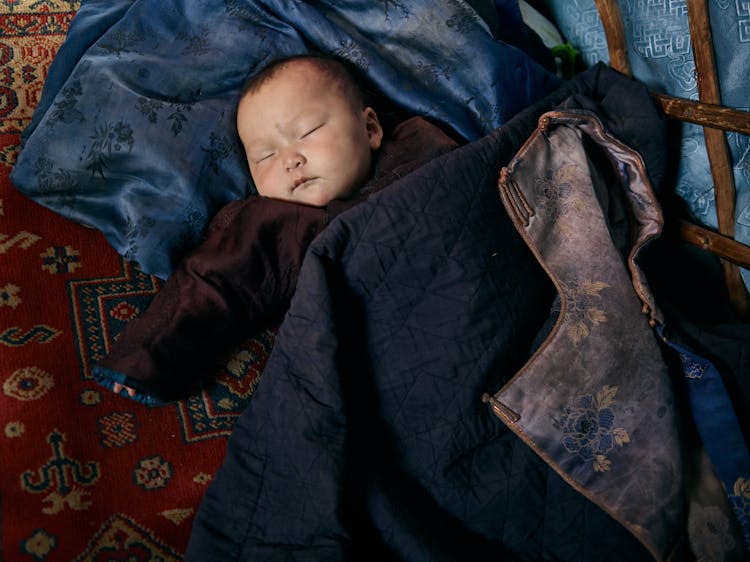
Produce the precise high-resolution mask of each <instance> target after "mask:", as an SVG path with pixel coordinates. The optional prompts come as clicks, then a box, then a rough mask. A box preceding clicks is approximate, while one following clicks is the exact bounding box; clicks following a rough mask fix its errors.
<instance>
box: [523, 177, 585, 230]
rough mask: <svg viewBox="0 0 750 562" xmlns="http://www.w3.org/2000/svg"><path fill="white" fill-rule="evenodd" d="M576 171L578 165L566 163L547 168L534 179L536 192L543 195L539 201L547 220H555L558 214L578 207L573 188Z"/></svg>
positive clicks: (563, 213)
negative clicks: (541, 174) (542, 174)
mask: <svg viewBox="0 0 750 562" xmlns="http://www.w3.org/2000/svg"><path fill="white" fill-rule="evenodd" d="M577 172H578V166H576V165H574V164H568V165H567V166H562V167H560V168H555V169H547V171H546V172H545V174H544V176H540V177H537V178H536V179H535V180H534V187H535V189H536V191H537V193H539V194H541V195H542V196H543V198H542V199H540V200H539V202H540V203H542V205H543V206H544V208H545V210H546V213H545V216H546V217H548V220H550V221H555V220H557V219H558V218H559V217H560V216H562V215H565V214H568V213H569V212H570V211H575V210H577V209H578V208H579V206H580V205H579V202H578V200H577V198H575V197H574V194H575V192H574V190H573V184H574V183H575V182H576V176H577ZM561 226H562V225H561Z"/></svg>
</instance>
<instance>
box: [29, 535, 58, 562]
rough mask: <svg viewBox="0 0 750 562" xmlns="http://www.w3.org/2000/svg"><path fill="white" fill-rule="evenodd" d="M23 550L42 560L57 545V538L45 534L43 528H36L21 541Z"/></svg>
mask: <svg viewBox="0 0 750 562" xmlns="http://www.w3.org/2000/svg"><path fill="white" fill-rule="evenodd" d="M22 545H23V551H24V552H25V553H26V554H29V555H31V556H33V557H34V558H35V559H36V560H44V559H45V558H47V555H48V554H49V553H50V552H52V551H53V550H54V549H55V547H56V546H57V539H56V538H55V537H53V536H52V535H49V534H47V532H46V531H45V530H44V529H37V530H36V531H34V534H33V535H31V536H30V537H29V538H28V539H26V540H25V541H24V542H23V543H22Z"/></svg>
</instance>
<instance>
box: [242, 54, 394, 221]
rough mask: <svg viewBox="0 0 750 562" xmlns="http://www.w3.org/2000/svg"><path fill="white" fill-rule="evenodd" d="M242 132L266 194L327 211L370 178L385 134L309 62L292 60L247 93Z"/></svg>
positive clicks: (256, 177)
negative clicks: (331, 205) (375, 154)
mask: <svg viewBox="0 0 750 562" xmlns="http://www.w3.org/2000/svg"><path fill="white" fill-rule="evenodd" d="M237 130H238V132H239V135H240V139H241V140H242V144H243V145H244V147H245V153H246V155H247V160H248V163H249V165H250V173H251V174H252V177H253V181H254V182H255V186H256V188H257V189H258V193H259V194H260V195H263V196H266V197H272V198H275V199H284V200H287V201H294V202H297V203H305V204H308V205H315V206H324V205H326V204H327V203H328V202H329V201H331V200H332V199H338V198H345V197H347V196H349V195H351V194H352V193H353V192H355V191H356V190H357V189H359V188H360V187H361V186H362V184H363V183H364V182H365V181H366V180H367V177H368V175H369V173H370V166H371V158H372V156H371V152H372V150H375V149H377V148H379V147H380V142H381V139H382V133H383V132H382V129H381V127H380V124H379V123H378V120H377V116H376V115H375V112H374V111H373V110H372V109H371V108H369V107H368V108H365V109H355V108H354V107H353V105H352V104H351V103H350V102H349V101H348V100H347V99H346V98H345V97H344V94H343V93H342V92H341V91H340V88H338V87H337V86H336V85H331V84H330V83H326V80H325V76H324V75H322V73H321V72H320V71H319V70H318V69H317V68H315V67H314V66H313V65H312V64H310V63H307V62H304V61H296V62H291V63H288V64H287V65H286V66H284V67H282V68H280V69H279V70H278V71H277V73H276V74H275V75H274V76H273V77H272V78H271V79H269V80H268V81H267V82H265V83H264V84H262V85H261V86H260V88H259V89H258V90H256V91H255V92H253V93H252V94H249V95H246V96H245V97H244V98H243V99H242V100H241V101H240V104H239V107H238V109H237Z"/></svg>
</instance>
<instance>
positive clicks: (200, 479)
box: [193, 472, 211, 485]
mask: <svg viewBox="0 0 750 562" xmlns="http://www.w3.org/2000/svg"><path fill="white" fill-rule="evenodd" d="M210 481H211V475H210V474H206V473H205V472H199V473H198V474H196V475H195V477H194V478H193V482H195V483H196V484H204V485H205V484H208V483H209V482H210Z"/></svg>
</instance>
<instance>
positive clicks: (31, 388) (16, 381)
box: [3, 367, 55, 401]
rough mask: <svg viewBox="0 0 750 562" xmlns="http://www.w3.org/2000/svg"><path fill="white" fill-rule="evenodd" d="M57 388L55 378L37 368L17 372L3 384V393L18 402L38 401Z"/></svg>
mask: <svg viewBox="0 0 750 562" xmlns="http://www.w3.org/2000/svg"><path fill="white" fill-rule="evenodd" d="M54 386H55V378H54V377H53V376H52V375H50V374H49V373H47V372H45V371H42V370H41V369H39V368H37V367H24V368H22V369H18V370H17V371H15V372H14V373H13V374H12V375H11V376H10V377H8V379H7V380H6V381H5V383H3V392H5V394H6V395H7V396H11V397H12V398H15V399H17V400H23V401H28V400H38V399H39V398H41V397H42V396H44V395H45V394H47V392H49V391H50V389H52V387H54Z"/></svg>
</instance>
